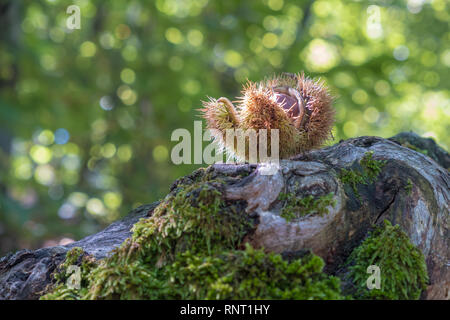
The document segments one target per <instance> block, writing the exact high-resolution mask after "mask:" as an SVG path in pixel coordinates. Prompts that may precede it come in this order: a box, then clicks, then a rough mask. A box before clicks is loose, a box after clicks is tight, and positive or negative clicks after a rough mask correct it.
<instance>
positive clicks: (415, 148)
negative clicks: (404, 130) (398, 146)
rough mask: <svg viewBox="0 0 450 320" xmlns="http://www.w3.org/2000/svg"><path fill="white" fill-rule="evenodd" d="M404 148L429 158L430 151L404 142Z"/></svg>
mask: <svg viewBox="0 0 450 320" xmlns="http://www.w3.org/2000/svg"><path fill="white" fill-rule="evenodd" d="M402 147H405V148H408V149H411V150H414V151H417V152H420V153H422V154H424V155H426V156H428V150H425V149H420V148H418V147H416V146H415V145H413V144H411V143H409V142H408V141H406V142H403V143H402Z"/></svg>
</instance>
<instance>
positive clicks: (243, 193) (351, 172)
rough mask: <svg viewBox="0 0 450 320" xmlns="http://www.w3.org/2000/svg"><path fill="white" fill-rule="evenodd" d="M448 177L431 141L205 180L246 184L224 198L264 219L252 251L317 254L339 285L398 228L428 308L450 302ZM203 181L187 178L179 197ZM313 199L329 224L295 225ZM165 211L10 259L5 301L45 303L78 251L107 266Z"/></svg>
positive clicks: (143, 212) (383, 143)
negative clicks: (362, 250) (135, 230)
mask: <svg viewBox="0 0 450 320" xmlns="http://www.w3.org/2000/svg"><path fill="white" fill-rule="evenodd" d="M424 153H425V154H426V155H425V154H424ZM449 168H450V157H449V154H448V153H446V152H445V151H444V150H443V149H441V148H439V147H438V146H437V145H436V144H435V143H434V141H433V140H431V139H424V138H420V137H419V136H417V135H415V134H413V133H402V134H399V135H397V136H395V137H393V138H390V139H382V138H378V137H359V138H355V139H349V140H346V141H341V142H340V143H338V144H336V145H334V146H332V147H327V148H323V149H320V150H314V151H311V152H308V153H305V154H302V155H299V156H297V157H295V158H293V159H290V160H283V161H281V163H280V167H279V169H278V170H277V171H276V173H275V174H274V175H263V174H261V172H262V170H263V168H262V167H261V166H256V165H249V164H241V165H226V164H220V165H219V164H218V165H213V166H211V167H209V168H208V169H207V170H206V171H207V173H208V174H209V175H211V176H236V175H238V174H239V175H241V176H245V177H243V178H239V179H233V180H231V182H230V181H229V182H227V184H226V185H225V198H227V199H229V200H245V201H246V208H245V211H246V212H247V213H248V214H250V215H253V216H256V217H257V219H258V224H257V227H256V229H255V230H254V232H252V233H251V234H249V235H248V236H247V238H246V241H247V242H249V243H251V244H252V245H253V246H254V247H256V248H265V250H267V251H272V252H277V253H282V254H283V255H285V256H289V255H292V254H293V255H295V254H296V253H298V252H301V251H302V250H305V249H310V250H312V251H313V252H314V253H315V254H317V255H319V256H321V257H322V258H323V259H324V261H325V262H326V267H325V271H326V272H327V273H330V274H335V275H339V274H341V273H343V272H345V268H343V267H342V265H343V263H344V262H345V260H346V259H347V257H348V256H349V254H350V253H351V251H352V250H353V249H354V248H355V247H356V246H358V245H359V244H360V243H361V241H362V239H364V237H365V236H366V235H367V232H368V231H369V230H371V229H372V228H373V226H374V225H377V224H379V223H380V222H381V221H383V220H385V219H386V220H389V221H391V222H392V224H399V225H400V227H401V229H402V230H403V231H404V232H406V234H407V235H408V236H409V238H410V240H411V242H412V243H413V244H414V245H416V246H417V247H418V248H419V249H420V250H421V251H422V253H423V255H424V256H425V259H426V264H427V269H428V275H429V286H428V288H427V290H426V291H425V292H424V293H423V295H422V298H424V299H449V287H450V270H449V267H450V264H449V261H450V259H449V256H450V254H449V245H450V233H449V221H448V218H449V202H450V175H449V171H448V170H449ZM243 173H244V174H243ZM197 174H198V173H195V172H194V173H193V174H192V175H190V176H186V177H184V178H181V179H180V180H179V181H177V182H176V183H175V184H174V187H175V186H176V185H177V183H180V182H186V181H189V179H193V178H194V177H195V175H197ZM174 187H173V188H174ZM308 196H313V197H314V198H317V197H325V198H324V199H326V203H325V204H326V211H327V214H308V213H306V214H305V215H304V216H301V217H298V216H292V212H290V211H289V210H288V209H289V201H290V199H291V200H292V199H294V200H295V199H304V198H305V197H308ZM157 204H158V203H153V204H150V205H144V206H141V207H139V208H137V209H136V210H133V211H132V212H131V213H130V214H129V215H128V216H127V217H126V218H125V219H123V220H120V221H118V222H115V223H113V224H112V225H110V226H109V227H108V228H106V229H105V230H103V231H101V232H99V233H97V234H94V235H91V236H89V237H86V238H84V239H82V240H80V241H77V242H75V243H72V244H70V245H67V246H57V247H51V248H43V249H39V250H35V251H30V250H21V251H19V252H17V253H15V254H9V255H7V256H5V257H3V258H2V259H0V299H37V298H38V297H39V296H40V295H41V294H42V292H43V290H44V289H45V287H46V286H47V285H48V284H49V283H51V277H50V275H51V273H52V272H53V271H54V270H55V268H56V266H58V265H59V264H60V263H61V262H62V261H63V259H64V257H65V254H66V253H67V251H68V250H69V249H70V248H73V247H82V248H83V249H84V251H86V252H87V253H89V254H91V255H93V256H95V257H96V258H97V259H102V258H104V257H106V255H107V254H108V252H110V251H111V250H112V249H114V248H115V247H117V246H119V245H120V244H121V243H122V242H123V241H124V240H125V239H126V238H127V237H129V236H130V229H131V227H132V226H133V224H134V223H136V222H137V221H138V220H139V218H142V217H146V216H148V215H151V213H152V211H153V209H154V208H155V207H156V206H157ZM317 210H318V209H317V208H316V211H317ZM320 210H325V209H324V208H322V209H320ZM320 210H319V211H320Z"/></svg>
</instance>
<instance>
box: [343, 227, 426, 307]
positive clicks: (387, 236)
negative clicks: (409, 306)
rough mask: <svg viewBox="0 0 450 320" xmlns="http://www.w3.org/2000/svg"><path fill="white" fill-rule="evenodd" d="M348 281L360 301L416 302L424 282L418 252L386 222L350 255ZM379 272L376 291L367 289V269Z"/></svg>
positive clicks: (424, 271)
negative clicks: (349, 279) (350, 280)
mask: <svg viewBox="0 0 450 320" xmlns="http://www.w3.org/2000/svg"><path fill="white" fill-rule="evenodd" d="M348 263H349V264H351V266H350V267H349V270H350V273H349V275H350V278H351V279H352V281H353V283H354V285H355V295H356V297H357V298H360V299H393V300H398V299H402V300H405V299H419V297H420V294H421V292H422V290H424V289H425V288H426V284H427V281H428V275H427V267H426V264H425V258H424V256H423V254H422V252H421V251H420V250H419V249H418V248H417V247H415V246H414V245H413V244H412V243H411V242H410V240H409V238H408V236H407V235H406V234H405V233H404V232H403V231H402V230H401V229H400V226H399V225H396V226H392V225H391V223H390V222H389V221H387V220H386V221H385V222H384V226H382V227H379V228H377V229H375V230H374V231H373V232H372V233H371V234H370V235H369V237H368V238H367V239H365V240H364V241H363V242H362V244H361V245H360V246H359V247H357V248H356V249H355V250H354V251H353V252H352V253H351V255H350V257H349V259H348ZM370 265H376V266H378V267H379V268H380V270H381V286H380V289H376V288H374V289H372V290H369V289H367V284H366V280H367V277H368V274H367V267H368V266H370Z"/></svg>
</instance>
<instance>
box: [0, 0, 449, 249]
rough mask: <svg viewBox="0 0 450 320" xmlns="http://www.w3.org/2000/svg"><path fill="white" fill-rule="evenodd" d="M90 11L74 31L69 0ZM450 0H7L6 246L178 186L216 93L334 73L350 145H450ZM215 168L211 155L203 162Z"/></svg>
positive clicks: (3, 20) (45, 241)
mask: <svg viewBox="0 0 450 320" xmlns="http://www.w3.org/2000/svg"><path fill="white" fill-rule="evenodd" d="M70 5H78V6H79V7H80V9H81V29H79V30H77V29H75V30H69V29H67V27H66V20H67V19H68V17H69V16H70V15H69V14H68V13H66V9H67V7H68V6H70ZM449 12H450V10H449V4H448V2H446V1H444V0H432V1H428V0H427V1H425V0H408V1H406V0H402V1H389V0H385V1H370V2H369V1H341V0H330V1H294V0H284V1H283V0H263V1H239V0H227V1H212V0H210V1H207V0H182V1H178V0H156V1H146V2H144V1H127V0H115V1H88V0H84V1H75V0H73V1H58V0H52V1H50V0H47V1H1V2H0V28H1V31H0V255H2V254H4V253H6V252H7V251H10V250H15V249H20V248H36V247H41V246H48V245H55V244H64V243H67V242H68V241H71V240H77V239H80V238H82V237H84V236H86V235H89V234H91V233H93V232H96V231H98V230H100V229H101V228H103V227H104V226H105V225H107V224H109V223H110V222H111V221H114V220H116V219H118V218H119V217H121V216H124V215H125V214H126V213H127V212H128V211H129V210H130V209H132V208H134V207H136V206H138V205H140V204H143V203H150V202H153V201H155V200H158V199H159V198H161V197H163V196H164V195H165V194H166V193H167V191H168V188H169V186H170V184H171V182H173V180H174V179H176V178H178V177H180V176H182V175H185V174H187V173H189V172H190V171H192V170H193V169H194V168H196V167H199V166H201V165H179V166H176V165H174V164H172V162H171V161H170V151H171V148H172V147H173V146H174V145H175V142H171V141H170V136H171V133H172V131H173V130H174V129H177V128H187V129H188V130H190V131H191V132H192V131H193V121H194V120H200V118H199V113H198V111H197V109H198V108H199V107H200V106H201V100H204V99H206V97H207V96H212V97H220V96H226V97H229V98H231V99H233V98H234V97H236V96H237V95H239V91H240V88H241V86H242V84H244V83H245V82H246V80H247V79H249V80H252V81H258V80H261V79H263V78H264V77H266V76H271V75H274V74H276V73H280V72H285V71H286V72H300V71H302V70H304V71H305V72H306V73H307V74H308V75H309V76H311V77H315V78H318V77H320V78H321V79H322V80H323V81H324V82H326V84H327V85H328V86H329V87H330V90H331V91H332V93H333V94H334V95H335V96H336V97H337V99H336V103H335V107H336V110H337V123H336V126H335V128H334V131H333V133H334V137H335V140H334V142H333V141H331V142H330V143H335V142H337V141H339V139H345V138H349V137H354V136H360V135H377V136H382V137H389V136H392V135H395V134H396V133H398V132H400V131H408V130H413V131H415V132H417V133H419V134H421V135H424V136H430V137H433V138H435V139H436V140H437V142H438V143H440V144H441V145H442V146H443V147H444V148H446V149H447V150H448V147H449V145H450V136H449V132H450V120H449V119H450V103H449V90H448V83H449V67H450V47H449V43H450V32H449V22H450V15H449ZM203 166H204V165H203Z"/></svg>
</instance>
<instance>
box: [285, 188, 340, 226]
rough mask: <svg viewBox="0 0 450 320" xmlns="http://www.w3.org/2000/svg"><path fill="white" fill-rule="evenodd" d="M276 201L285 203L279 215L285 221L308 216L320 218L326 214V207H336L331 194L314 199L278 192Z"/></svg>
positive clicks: (310, 196)
mask: <svg viewBox="0 0 450 320" xmlns="http://www.w3.org/2000/svg"><path fill="white" fill-rule="evenodd" d="M278 200H280V201H284V202H285V203H284V206H283V208H282V209H281V214H280V215H281V216H282V217H283V218H285V219H286V220H287V221H291V220H293V219H297V218H301V217H305V216H307V215H309V214H318V215H320V216H322V215H324V214H327V213H328V206H335V205H336V200H335V199H334V194H333V193H329V194H327V195H323V196H320V197H318V198H314V197H313V196H312V195H309V196H306V197H303V198H298V197H297V195H296V194H295V192H291V193H283V192H280V195H279V196H278Z"/></svg>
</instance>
